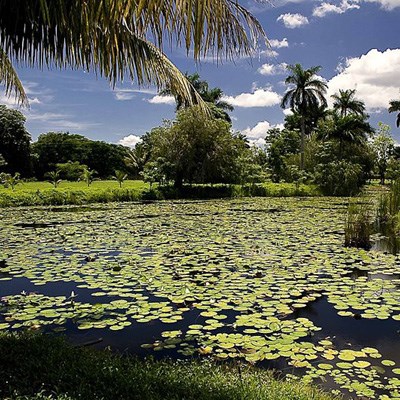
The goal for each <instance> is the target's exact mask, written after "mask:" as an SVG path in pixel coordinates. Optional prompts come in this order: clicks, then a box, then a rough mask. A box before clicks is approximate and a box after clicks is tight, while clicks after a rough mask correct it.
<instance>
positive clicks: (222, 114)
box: [161, 73, 234, 122]
mask: <svg viewBox="0 0 400 400" xmlns="http://www.w3.org/2000/svg"><path fill="white" fill-rule="evenodd" d="M185 77H186V78H187V80H188V81H189V82H190V83H191V85H192V86H193V87H194V89H196V91H197V93H198V94H199V95H200V97H201V98H202V99H203V100H204V101H205V102H206V103H207V104H208V106H209V107H210V109H211V113H212V115H213V116H214V118H220V119H224V120H225V121H227V122H231V118H230V116H229V114H228V111H233V109H234V107H233V106H232V105H231V104H229V103H228V102H226V101H223V100H221V99H222V97H223V95H224V92H223V91H222V89H220V88H217V87H215V88H212V89H210V87H209V85H208V82H207V81H204V80H201V79H200V75H199V74H198V73H194V74H192V75H188V74H187V73H186V74H185ZM172 93H173V92H172V90H170V89H169V88H167V89H165V90H163V91H162V92H161V94H162V95H171V94H172ZM175 101H176V109H177V110H181V109H182V108H187V107H190V106H191V103H190V102H189V101H188V100H187V99H185V98H183V97H182V96H180V95H176V96H175Z"/></svg>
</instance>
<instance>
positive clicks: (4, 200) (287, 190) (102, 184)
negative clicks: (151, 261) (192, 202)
mask: <svg viewBox="0 0 400 400" xmlns="http://www.w3.org/2000/svg"><path fill="white" fill-rule="evenodd" d="M318 195H320V192H319V191H318V189H317V188H316V187H315V186H313V185H300V187H296V185H295V184H291V183H279V184H278V183H264V184H259V185H252V186H240V185H193V186H189V185H187V186H184V187H183V188H181V189H179V190H177V189H175V188H173V187H169V186H166V187H161V186H158V187H157V186H153V188H152V189H150V186H149V185H148V184H147V183H144V182H142V181H125V182H124V183H123V185H122V187H121V188H120V187H119V185H118V183H117V182H116V181H95V182H93V183H92V185H91V186H89V187H88V186H87V185H86V184H85V183H84V182H62V183H61V184H60V185H59V186H58V187H57V188H54V187H53V186H52V185H51V184H50V183H48V182H26V183H23V184H20V185H17V186H16V187H15V189H14V190H12V189H11V188H3V187H1V188H0V207H13V206H31V205H67V204H71V205H80V204H89V203H109V202H114V201H140V200H164V199H212V198H229V197H241V196H263V197H281V196H283V197H289V196H318Z"/></svg>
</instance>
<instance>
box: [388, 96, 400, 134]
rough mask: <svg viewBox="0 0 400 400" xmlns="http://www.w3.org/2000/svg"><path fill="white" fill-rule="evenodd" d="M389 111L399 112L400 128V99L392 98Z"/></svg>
mask: <svg viewBox="0 0 400 400" xmlns="http://www.w3.org/2000/svg"><path fill="white" fill-rule="evenodd" d="M388 111H389V112H390V113H392V112H398V114H397V119H396V126H397V127H398V128H400V100H392V101H391V102H390V103H389V109H388Z"/></svg>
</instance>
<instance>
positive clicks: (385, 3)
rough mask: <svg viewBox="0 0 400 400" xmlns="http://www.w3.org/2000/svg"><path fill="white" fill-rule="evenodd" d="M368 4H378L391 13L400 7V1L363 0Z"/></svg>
mask: <svg viewBox="0 0 400 400" xmlns="http://www.w3.org/2000/svg"><path fill="white" fill-rule="evenodd" d="M364 1H366V2H368V3H378V4H380V5H381V7H382V8H384V9H385V10H388V11H391V10H393V9H395V8H397V7H400V0H364Z"/></svg>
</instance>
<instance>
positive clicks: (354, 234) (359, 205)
mask: <svg viewBox="0 0 400 400" xmlns="http://www.w3.org/2000/svg"><path fill="white" fill-rule="evenodd" d="M371 210H372V203H371V202H370V201H368V200H367V199H364V198H363V199H362V200H361V201H360V199H356V200H355V201H353V202H351V203H350V204H349V206H348V208H347V215H346V221H345V228H344V233H345V242H344V244H345V246H346V247H358V248H363V249H370V248H371V234H372V233H373V229H372V223H371V212H372V211H371Z"/></svg>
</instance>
